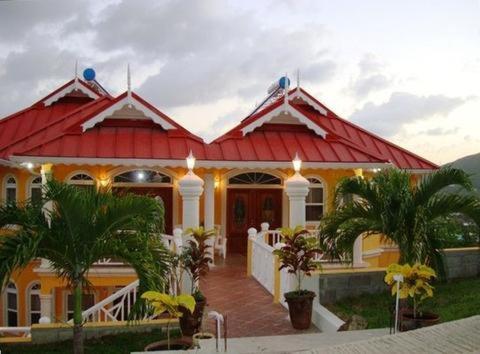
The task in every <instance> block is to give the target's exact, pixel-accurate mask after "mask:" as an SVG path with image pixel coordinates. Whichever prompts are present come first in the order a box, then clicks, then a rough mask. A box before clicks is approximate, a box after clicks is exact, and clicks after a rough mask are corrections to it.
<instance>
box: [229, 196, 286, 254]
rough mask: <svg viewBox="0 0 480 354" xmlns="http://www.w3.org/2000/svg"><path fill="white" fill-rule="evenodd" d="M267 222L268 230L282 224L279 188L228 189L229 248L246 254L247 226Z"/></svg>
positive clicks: (256, 225) (258, 226)
mask: <svg viewBox="0 0 480 354" xmlns="http://www.w3.org/2000/svg"><path fill="white" fill-rule="evenodd" d="M262 222H268V223H269V224H270V229H276V228H278V227H281V226H282V189H273V188H272V189H243V188H232V189H228V193H227V237H228V250H229V251H230V252H232V253H246V252H247V240H248V238H247V237H248V229H249V228H251V227H255V228H256V229H257V230H258V229H259V228H260V224H261V223H262Z"/></svg>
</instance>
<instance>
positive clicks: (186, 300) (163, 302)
mask: <svg viewBox="0 0 480 354" xmlns="http://www.w3.org/2000/svg"><path fill="white" fill-rule="evenodd" d="M141 297H142V299H144V300H146V301H147V302H148V303H149V304H150V305H151V306H152V307H153V315H157V316H158V315H161V314H162V313H165V312H167V313H168V314H169V315H170V318H171V317H173V318H179V317H182V315H183V313H182V312H181V310H180V307H183V308H185V309H187V310H188V311H190V313H193V311H194V310H195V299H194V298H193V296H191V295H186V294H183V295H176V296H175V295H169V294H164V293H160V292H157V291H147V292H145V293H143V294H142V296H141ZM167 347H168V349H170V319H169V321H168V322H167Z"/></svg>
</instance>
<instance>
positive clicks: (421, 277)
mask: <svg viewBox="0 0 480 354" xmlns="http://www.w3.org/2000/svg"><path fill="white" fill-rule="evenodd" d="M396 274H401V275H402V276H403V281H402V282H401V283H400V294H399V297H400V299H406V298H410V299H412V302H413V318H417V317H418V315H419V314H420V315H421V305H422V303H423V301H424V300H425V299H427V298H429V297H433V289H434V288H433V286H431V285H430V282H431V281H432V280H433V279H434V278H436V276H437V275H436V274H435V271H434V270H433V269H432V268H430V267H427V266H426V265H423V264H420V263H415V264H414V265H413V266H411V265H409V264H404V265H400V264H390V266H388V268H387V274H386V275H385V283H387V284H388V285H389V286H391V289H392V296H395V295H396V294H397V282H396V281H395V279H394V276H395V275H396Z"/></svg>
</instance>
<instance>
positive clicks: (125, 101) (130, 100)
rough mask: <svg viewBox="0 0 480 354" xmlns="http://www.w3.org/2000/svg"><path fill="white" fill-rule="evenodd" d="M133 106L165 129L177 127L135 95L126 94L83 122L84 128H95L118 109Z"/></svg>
mask: <svg viewBox="0 0 480 354" xmlns="http://www.w3.org/2000/svg"><path fill="white" fill-rule="evenodd" d="M129 105H131V106H133V107H134V108H135V109H137V110H139V111H141V112H142V113H143V114H144V115H145V116H146V117H148V118H150V119H151V120H152V121H154V122H155V123H156V124H158V125H160V126H161V127H162V128H163V129H165V130H170V129H176V128H175V127H174V126H173V125H172V124H171V123H169V122H167V121H166V120H165V119H164V118H163V117H161V116H160V115H158V114H157V113H155V112H153V111H152V110H151V109H150V108H148V107H147V106H145V105H144V104H143V103H141V102H140V101H138V100H137V99H136V98H135V97H134V96H131V97H129V96H125V97H124V98H122V99H121V100H120V101H118V102H116V103H115V104H113V105H112V106H110V107H108V108H107V109H105V110H104V111H102V112H100V113H99V114H97V115H96V116H94V117H92V118H90V119H89V120H87V121H86V122H85V123H83V124H82V129H83V131H84V132H85V131H86V130H88V129H90V128H93V127H94V126H95V125H97V124H98V123H100V122H103V121H104V120H105V119H106V118H108V117H110V116H112V115H113V114H114V113H115V112H116V111H118V110H121V109H122V108H123V107H125V106H129Z"/></svg>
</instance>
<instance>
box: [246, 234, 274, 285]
mask: <svg viewBox="0 0 480 354" xmlns="http://www.w3.org/2000/svg"><path fill="white" fill-rule="evenodd" d="M252 231H253V232H252ZM263 236H264V235H263V234H262V233H258V234H257V231H256V230H255V229H250V230H249V238H250V239H251V240H252V258H251V262H252V276H253V277H254V278H255V279H256V280H257V281H258V282H259V283H260V284H261V285H262V286H263V287H264V288H265V289H267V290H268V292H270V293H271V294H273V292H274V275H275V274H274V271H273V270H274V267H275V256H274V255H273V253H272V252H273V250H274V248H273V247H272V246H270V245H268V244H267V243H265V240H264V238H263Z"/></svg>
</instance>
